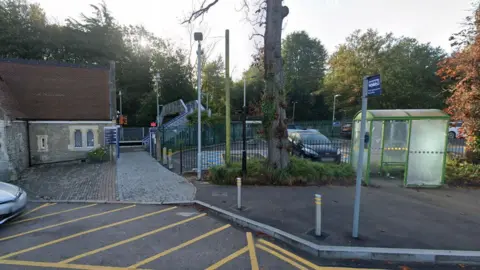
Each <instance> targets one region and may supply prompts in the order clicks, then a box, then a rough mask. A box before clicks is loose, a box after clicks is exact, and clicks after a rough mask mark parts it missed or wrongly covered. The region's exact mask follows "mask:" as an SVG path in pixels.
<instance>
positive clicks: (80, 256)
mask: <svg viewBox="0 0 480 270" xmlns="http://www.w3.org/2000/svg"><path fill="white" fill-rule="evenodd" d="M206 215H207V214H200V215H197V216H194V217H191V218H188V219H184V220H182V221H179V222H176V223H173V224H170V225H167V226H163V227H161V228H158V229H155V230H153V231H149V232H146V233H143V234H140V235H137V236H134V237H131V238H128V239H125V240H123V241H119V242H116V243H113V244H111V245H108V246H104V247H101V248H97V249H95V250H92V251H88V252H85V253H83V254H80V255H77V256H75V257H71V258H68V259H66V260H63V261H61V262H59V263H70V262H73V261H76V260H78V259H81V258H84V257H87V256H90V255H93V254H95V253H98V252H101V251H105V250H108V249H111V248H114V247H118V246H120V245H123V244H126V243H130V242H133V241H135V240H138V239H141V238H143V237H146V236H149V235H152V234H155V233H158V232H161V231H164V230H166V229H170V228H173V227H175V226H178V225H180V224H184V223H187V222H189V221H192V220H195V219H197V218H201V217H203V216H206Z"/></svg>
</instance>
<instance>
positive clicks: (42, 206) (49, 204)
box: [20, 203, 57, 217]
mask: <svg viewBox="0 0 480 270" xmlns="http://www.w3.org/2000/svg"><path fill="white" fill-rule="evenodd" d="M55 204H57V203H44V204H42V205H40V206H37V207H35V208H33V209H32V210H30V211H28V212H25V213H23V214H22V215H20V217H23V216H26V215H28V214H31V213H33V212H36V211H38V210H40V209H42V208H45V207H47V206H52V205H55Z"/></svg>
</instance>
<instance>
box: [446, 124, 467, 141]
mask: <svg viewBox="0 0 480 270" xmlns="http://www.w3.org/2000/svg"><path fill="white" fill-rule="evenodd" d="M462 124H463V122H462V121H458V122H450V126H449V127H448V138H449V139H455V138H457V139H463V138H464V137H465V135H463V134H462V133H461V132H460V128H461V127H462Z"/></svg>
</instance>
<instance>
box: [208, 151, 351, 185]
mask: <svg viewBox="0 0 480 270" xmlns="http://www.w3.org/2000/svg"><path fill="white" fill-rule="evenodd" d="M241 176H242V164H241V162H234V163H231V164H230V166H228V167H227V166H225V165H221V166H216V167H212V168H210V169H209V171H208V174H207V180H208V181H209V182H211V183H214V184H218V185H235V184H236V178H237V177H241ZM354 182H355V171H354V170H353V168H352V166H351V165H350V164H334V163H320V162H313V161H311V160H308V159H299V158H296V157H291V159H290V165H289V167H288V168H286V169H284V170H273V169H271V168H269V167H268V166H266V163H265V160H264V159H249V160H247V178H246V179H243V180H242V184H244V185H281V186H293V185H331V184H334V185H352V184H353V183H354Z"/></svg>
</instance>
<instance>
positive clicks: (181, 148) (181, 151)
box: [180, 145, 183, 175]
mask: <svg viewBox="0 0 480 270" xmlns="http://www.w3.org/2000/svg"><path fill="white" fill-rule="evenodd" d="M182 174H183V145H180V175H182Z"/></svg>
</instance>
